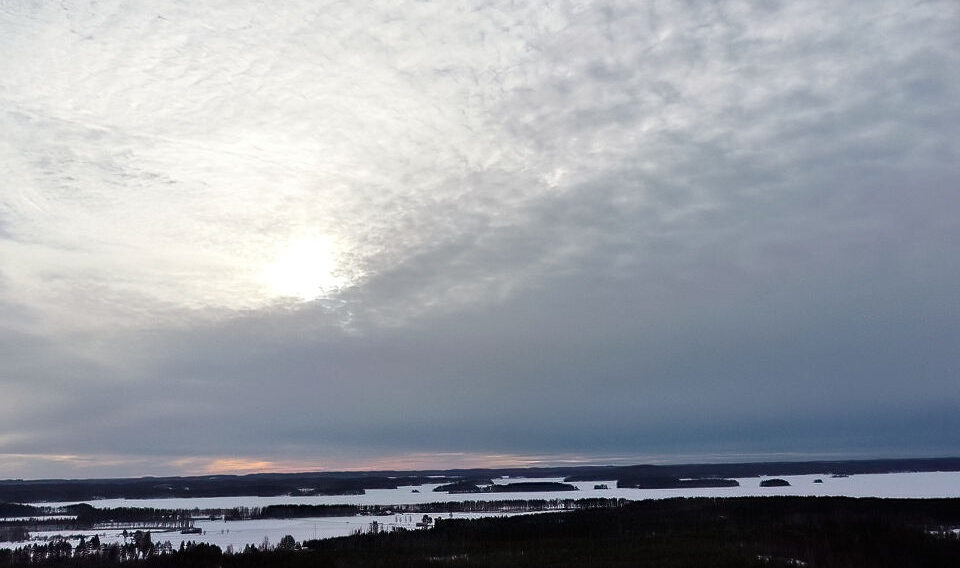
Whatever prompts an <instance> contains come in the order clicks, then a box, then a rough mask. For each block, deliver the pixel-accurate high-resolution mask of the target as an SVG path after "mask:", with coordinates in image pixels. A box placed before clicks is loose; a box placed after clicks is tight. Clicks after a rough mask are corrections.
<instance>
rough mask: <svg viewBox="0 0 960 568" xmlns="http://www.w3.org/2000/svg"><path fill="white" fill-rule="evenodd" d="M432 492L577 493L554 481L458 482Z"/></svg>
mask: <svg viewBox="0 0 960 568" xmlns="http://www.w3.org/2000/svg"><path fill="white" fill-rule="evenodd" d="M434 491H436V492H440V493H443V492H446V493H545V492H550V491H577V487H576V486H574V485H570V484H569V483H558V482H556V481H520V482H517V483H498V484H492V483H491V484H489V485H484V486H483V487H481V486H480V485H478V484H477V483H476V482H472V481H458V482H456V483H448V484H446V485H440V486H438V487H436V488H434Z"/></svg>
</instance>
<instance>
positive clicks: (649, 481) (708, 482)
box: [617, 477, 740, 489]
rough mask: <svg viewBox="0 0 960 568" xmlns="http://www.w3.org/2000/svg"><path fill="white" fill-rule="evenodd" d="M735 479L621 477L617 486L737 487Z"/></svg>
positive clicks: (640, 487)
mask: <svg viewBox="0 0 960 568" xmlns="http://www.w3.org/2000/svg"><path fill="white" fill-rule="evenodd" d="M739 486H740V482H739V481H737V480H736V479H715V478H705V479H678V478H676V477H622V478H620V479H617V487H627V488H632V489H697V488H702V487H739Z"/></svg>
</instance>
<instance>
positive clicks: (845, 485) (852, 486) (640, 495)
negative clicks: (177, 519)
mask: <svg viewBox="0 0 960 568" xmlns="http://www.w3.org/2000/svg"><path fill="white" fill-rule="evenodd" d="M776 477H777V478H779V479H786V480H787V481H789V482H790V487H760V482H761V481H762V480H764V479H769V477H745V478H736V479H737V481H738V482H739V483H740V486H739V487H711V488H688V489H617V487H616V485H617V484H616V481H613V480H609V481H577V482H573V483H571V485H575V486H576V487H577V488H578V489H579V491H556V492H531V493H459V494H448V493H437V492H434V491H433V490H434V489H435V488H436V487H438V486H439V484H425V485H418V486H405V487H400V488H397V489H368V490H367V492H366V494H365V495H318V496H307V497H291V496H282V495H281V496H277V497H254V496H249V497H200V498H169V499H101V500H97V501H88V502H89V503H90V504H91V505H93V506H94V507H99V508H112V507H152V508H158V509H194V508H199V509H229V508H232V507H265V506H267V505H281V504H304V505H403V504H415V503H436V502H443V501H458V502H462V501H505V500H513V499H586V498H591V497H606V498H622V499H629V500H631V501H639V500H643V499H666V498H670V497H748V496H758V495H800V496H806V495H814V496H838V497H912V498H932V497H960V472H955V471H949V472H921V473H913V472H911V473H874V474H863V475H853V476H850V477H830V475H829V474H822V475H821V474H817V475H780V476H776ZM815 479H821V480H822V481H823V482H822V483H814V480H815ZM494 481H495V482H496V483H518V482H522V481H557V482H562V481H563V479H562V478H534V479H528V478H516V477H514V478H510V479H496V480H494ZM597 484H606V485H607V486H608V487H609V489H594V488H593V487H594V485H597ZM414 490H417V491H418V492H417V493H414ZM73 503H76V501H69V502H45V503H34V505H46V506H61V505H69V504H73Z"/></svg>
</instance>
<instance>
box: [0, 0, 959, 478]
mask: <svg viewBox="0 0 960 568" xmlns="http://www.w3.org/2000/svg"><path fill="white" fill-rule="evenodd" d="M958 70H960V4H958V3H957V2H954V1H952V0H944V1H936V0H935V1H926V2H923V1H921V2H913V1H911V2H906V1H893V0H877V1H875V2H869V3H863V2H828V1H816V0H794V1H790V2H776V1H759V0H758V1H755V2H737V1H730V2H725V1H716V2H672V1H671V2H666V1H663V2H660V1H637V2H606V1H597V2H575V1H553V2H497V1H481V2H478V1H465V2H424V1H418V2H405V1H391V2H369V3H360V2H321V1H313V0H310V1H293V0H291V1H288V2H281V3H274V2H253V1H247V0H222V1H216V0H210V1H203V2H179V1H167V2H156V1H142V2H123V1H117V0H105V1H97V2H92V1H89V2H88V1H82V0H63V1H60V2H47V1H39V0H37V1H30V0H0V133H2V134H0V477H2V478H40V477H60V478H63V477H78V478H83V477H109V476H137V475H170V474H204V473H248V472H252V471H310V470H330V469H363V468H377V469H383V468H421V467H422V468H426V467H463V466H488V465H556V464H572V463H663V462H695V461H718V460H724V461H744V460H748V461H749V460H763V459H794V458H795V459H806V458H815V457H831V458H838V457H912V456H956V455H960V412H957V410H958V409H960V286H958V285H957V282H958V280H960V220H958V214H960V165H958V164H960V136H958V133H960V71H958Z"/></svg>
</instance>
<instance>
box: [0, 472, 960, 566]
mask: <svg viewBox="0 0 960 568" xmlns="http://www.w3.org/2000/svg"><path fill="white" fill-rule="evenodd" d="M776 477H778V478H780V479H785V480H787V481H789V482H790V486H789V487H760V482H761V481H762V480H764V479H768V478H766V477H748V478H739V479H737V481H738V482H739V483H740V486H739V487H717V488H691V489H618V488H616V482H615V481H612V480H611V481H589V482H574V483H572V485H575V486H577V488H578V489H579V490H578V491H557V492H537V493H467V494H453V495H450V494H447V493H435V492H434V491H433V489H434V488H435V487H437V484H426V485H421V486H416V487H413V486H407V487H400V488H398V489H372V490H368V491H367V492H366V494H365V495H335V496H314V497H284V496H280V497H211V498H193V499H190V498H172V499H103V500H98V501H93V502H91V504H92V505H94V506H95V507H101V508H107V507H153V508H163V509H194V508H199V509H221V508H232V507H264V506H267V505H276V504H353V505H401V504H417V503H432V502H442V501H480V500H483V501H501V500H514V499H518V500H529V499H585V498H591V497H606V498H623V499H629V500H634V501H636V500H643V499H667V498H670V497H745V496H757V495H799V496H845V497H889V498H893V497H904V498H935V497H958V498H960V472H923V473H887V474H864V475H854V476H850V477H831V476H830V475H829V474H823V475H786V476H776ZM817 479H819V480H821V483H815V482H814V481H815V480H817ZM495 481H496V482H497V483H515V482H520V481H562V479H559V478H547V479H543V478H538V479H521V478H511V479H498V480H495ZM604 483H605V484H606V485H607V486H608V487H609V489H594V486H595V485H597V484H604ZM414 490H417V492H416V493H415V492H414ZM35 504H36V505H47V506H59V505H67V504H71V503H35ZM495 515H500V513H454V514H453V515H450V514H448V513H444V514H443V515H441V516H443V517H445V518H447V517H451V516H452V517H453V518H478V517H483V516H495ZM419 520H420V518H419V515H389V516H379V517H377V516H353V517H322V518H306V519H276V520H274V519H267V520H252V521H219V520H218V521H197V522H196V526H197V527H199V528H200V529H202V530H203V531H204V532H203V533H202V534H192V535H181V534H180V533H179V532H166V533H164V532H154V534H153V540H154V542H163V541H165V540H169V541H170V542H171V543H172V544H173V546H174V547H178V546H179V545H180V541H181V540H183V541H187V540H192V541H195V542H207V543H212V544H216V545H218V546H220V547H221V548H224V549H225V548H226V547H227V546H228V545H232V546H233V548H234V549H235V550H242V548H243V547H244V546H245V545H247V544H253V545H259V544H261V543H262V542H263V540H264V538H265V537H266V538H267V539H269V541H270V542H271V543H273V544H276V543H277V542H279V540H280V539H281V538H282V537H283V536H284V535H288V534H289V535H291V536H293V537H294V539H295V540H297V541H298V542H299V541H303V540H309V539H312V538H330V537H335V536H345V535H349V534H352V533H353V532H355V531H357V530H367V529H368V528H369V526H370V524H371V523H372V522H373V521H377V523H378V524H379V526H380V527H381V528H383V529H386V530H391V529H392V528H394V527H404V528H413V527H414V525H415V524H416V522H417V521H419ZM57 534H64V536H66V533H57V532H49V531H48V532H41V533H33V534H32V536H33V537H34V538H49V537H52V536H55V535H57ZM98 534H99V535H100V540H101V542H103V543H110V542H122V540H123V538H122V536H121V531H117V530H104V531H98ZM86 536H87V538H89V537H90V536H92V533H89V534H86ZM76 542H77V541H76V540H74V542H73V543H74V544H76ZM22 544H23V543H19V544H17V543H8V542H0V548H13V547H16V546H22Z"/></svg>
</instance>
